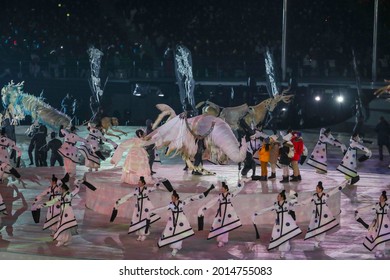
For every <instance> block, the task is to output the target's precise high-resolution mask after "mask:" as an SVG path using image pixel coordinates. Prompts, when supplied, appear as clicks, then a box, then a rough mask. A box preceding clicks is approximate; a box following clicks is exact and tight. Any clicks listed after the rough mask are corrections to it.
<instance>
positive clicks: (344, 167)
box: [337, 133, 372, 184]
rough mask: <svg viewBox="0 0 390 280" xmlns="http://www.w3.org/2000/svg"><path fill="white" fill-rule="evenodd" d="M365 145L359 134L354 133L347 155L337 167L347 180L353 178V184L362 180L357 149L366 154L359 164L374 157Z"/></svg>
mask: <svg viewBox="0 0 390 280" xmlns="http://www.w3.org/2000/svg"><path fill="white" fill-rule="evenodd" d="M363 143H364V141H363V140H362V139H361V138H360V137H359V134H358V133H354V134H353V135H352V136H351V139H350V140H349V147H348V150H347V153H346V154H345V155H344V158H343V160H342V161H341V163H340V165H339V166H338V167H337V170H338V171H340V172H341V173H343V174H345V177H346V178H352V184H354V183H356V182H357V181H359V179H360V178H359V175H358V173H357V169H356V157H357V149H359V150H361V151H363V152H365V154H364V155H362V156H361V157H360V158H359V162H362V161H365V160H367V159H369V158H370V157H371V155H372V152H371V150H370V149H368V148H366V147H364V146H363Z"/></svg>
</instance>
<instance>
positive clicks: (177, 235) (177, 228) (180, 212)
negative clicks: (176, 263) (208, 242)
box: [153, 193, 205, 250]
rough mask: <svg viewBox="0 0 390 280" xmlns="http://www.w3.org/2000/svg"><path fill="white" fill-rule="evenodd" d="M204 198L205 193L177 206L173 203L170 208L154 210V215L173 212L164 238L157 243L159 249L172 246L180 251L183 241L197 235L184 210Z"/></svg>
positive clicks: (178, 203)
mask: <svg viewBox="0 0 390 280" xmlns="http://www.w3.org/2000/svg"><path fill="white" fill-rule="evenodd" d="M204 197H205V196H204V194H203V193H201V194H196V195H194V196H191V197H188V198H186V199H184V200H183V201H181V200H179V201H177V203H176V204H175V203H173V202H171V203H169V205H168V207H167V206H164V207H160V208H157V209H154V210H153V213H157V212H159V211H162V210H169V211H171V216H170V217H169V218H168V222H167V224H166V226H165V229H164V231H163V233H162V236H161V237H160V239H159V240H158V243H157V245H158V247H159V248H161V247H164V246H167V245H170V247H171V248H172V249H177V250H180V249H181V248H182V243H183V240H184V239H186V238H189V237H191V236H193V235H194V234H195V233H194V230H193V229H192V227H191V225H190V223H189V222H188V219H187V217H186V216H185V214H184V208H185V206H187V205H189V204H190V203H191V202H192V201H195V200H199V199H203V198H204Z"/></svg>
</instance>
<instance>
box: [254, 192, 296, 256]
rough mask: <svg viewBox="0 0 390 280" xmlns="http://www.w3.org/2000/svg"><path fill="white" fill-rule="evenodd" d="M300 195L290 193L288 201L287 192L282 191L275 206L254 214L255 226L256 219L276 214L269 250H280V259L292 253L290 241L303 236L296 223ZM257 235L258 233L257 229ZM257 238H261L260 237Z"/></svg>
mask: <svg viewBox="0 0 390 280" xmlns="http://www.w3.org/2000/svg"><path fill="white" fill-rule="evenodd" d="M297 198H298V194H297V193H296V192H294V191H290V195H289V200H288V201H287V200H286V191H285V190H282V191H281V192H280V193H279V194H278V196H277V200H276V202H275V203H274V205H273V206H271V207H268V208H265V209H263V210H260V211H258V212H255V213H254V214H253V224H254V225H255V222H254V220H255V218H256V216H259V215H261V214H264V213H266V212H269V211H275V212H276V219H275V224H274V226H273V229H272V235H271V240H270V243H269V245H268V250H272V249H275V248H279V251H280V258H281V259H283V258H285V256H286V252H288V251H290V248H291V247H290V240H291V239H293V238H294V237H296V236H298V235H299V234H301V232H302V230H301V229H300V228H299V227H298V226H297V224H296V222H295V205H296V204H297ZM255 228H256V233H257V234H258V232H257V227H256V225H255ZM257 238H260V236H259V235H258V236H257Z"/></svg>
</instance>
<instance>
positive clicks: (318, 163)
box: [307, 128, 347, 173]
mask: <svg viewBox="0 0 390 280" xmlns="http://www.w3.org/2000/svg"><path fill="white" fill-rule="evenodd" d="M327 144H330V145H333V146H336V147H339V148H340V149H341V151H342V152H343V154H345V152H346V151H347V147H346V146H345V145H344V144H342V143H341V142H340V141H339V140H337V139H336V138H334V137H333V135H332V134H331V130H330V128H321V130H320V137H319V139H318V142H317V144H316V145H315V147H314V150H313V152H312V153H311V155H310V158H309V160H308V161H307V164H308V165H310V166H312V167H314V168H315V169H316V172H317V173H327V172H328V170H327V167H328V164H327V155H326V154H327V146H328V145H327Z"/></svg>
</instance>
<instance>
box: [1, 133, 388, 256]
mask: <svg viewBox="0 0 390 280" xmlns="http://www.w3.org/2000/svg"><path fill="white" fill-rule="evenodd" d="M88 130H89V135H88V137H87V138H86V139H84V138H82V137H80V136H78V135H77V133H76V128H75V127H74V126H72V127H70V128H69V129H64V128H61V130H60V134H61V135H60V136H61V137H63V138H64V142H63V144H62V146H61V147H60V148H59V150H58V152H59V153H60V154H61V155H62V157H63V158H64V163H65V166H64V167H65V172H66V176H65V177H64V178H63V179H62V180H58V179H57V178H56V176H55V175H53V177H52V179H51V183H50V186H49V187H48V188H47V189H46V190H44V191H43V192H42V193H41V194H39V195H38V196H37V197H36V199H35V201H34V203H33V205H32V210H33V212H34V213H39V209H41V208H44V207H47V208H48V211H47V216H46V221H45V223H44V226H43V229H50V230H51V231H52V236H53V239H54V240H56V241H57V246H67V245H68V244H70V243H71V239H72V235H74V234H76V233H77V221H76V218H75V215H74V213H73V210H72V206H71V201H72V198H73V197H74V196H75V195H76V194H77V193H78V192H79V190H80V187H81V185H83V184H84V185H85V186H87V187H89V188H90V189H92V190H93V188H94V187H93V186H91V185H90V184H89V183H88V182H86V181H84V180H79V179H75V180H74V183H73V184H72V185H73V190H71V189H70V187H69V186H68V182H69V177H71V178H72V177H75V175H76V164H77V163H79V161H80V156H79V153H78V152H79V150H80V152H81V154H82V155H83V156H84V158H85V162H86V163H85V165H86V166H88V168H89V171H92V170H93V169H95V170H98V168H99V167H100V160H105V157H104V156H103V154H102V152H101V151H100V149H99V144H100V143H101V142H109V143H111V144H112V146H113V148H114V149H115V153H114V155H113V157H112V158H111V163H112V164H115V165H116V164H118V163H119V161H120V159H121V158H122V154H123V153H124V152H125V151H126V150H128V153H127V157H126V159H125V163H124V165H123V172H122V177H121V182H125V183H128V184H133V185H134V184H138V186H137V187H136V188H135V189H134V191H133V192H131V193H129V194H128V195H126V196H124V197H122V198H118V200H117V201H116V203H115V205H114V211H118V208H119V207H120V205H122V204H123V203H125V202H126V201H128V200H129V199H131V198H133V197H134V198H135V199H136V202H135V207H134V211H133V215H132V219H131V223H130V227H129V230H128V233H129V234H130V233H134V232H135V233H136V234H137V235H138V238H137V240H138V241H140V242H142V241H144V240H145V239H146V237H147V236H148V235H149V234H150V225H151V224H152V223H154V222H156V221H158V220H159V219H160V217H159V216H158V213H159V212H161V211H164V210H166V211H170V212H171V216H170V217H169V218H168V221H167V224H166V226H165V229H164V230H163V233H162V235H161V237H160V239H159V240H158V243H157V244H158V247H164V246H167V245H169V246H170V247H171V248H172V255H173V256H175V255H176V254H177V253H178V251H179V250H180V249H181V248H182V241H183V240H184V239H186V238H189V237H191V236H193V235H194V234H195V232H194V230H193V229H192V227H191V225H190V223H189V221H188V219H187V218H186V216H185V214H184V210H185V208H186V206H187V205H189V204H190V203H192V202H193V201H195V200H201V199H205V198H206V197H207V195H208V194H209V192H210V191H211V190H212V188H213V187H214V186H212V187H211V188H210V189H208V190H207V191H205V192H204V193H202V194H196V195H194V196H190V197H187V198H185V199H183V200H181V199H180V195H179V194H178V193H177V191H175V190H173V188H172V186H171V185H170V183H169V181H168V180H165V184H164V182H160V181H156V180H155V179H154V178H153V177H152V170H151V168H150V162H149V158H148V153H147V151H146V149H145V146H147V141H145V140H146V138H145V133H144V131H143V130H137V131H136V137H134V138H131V139H128V140H125V141H124V142H122V143H121V144H120V145H119V146H118V145H117V144H116V143H115V142H113V141H111V140H109V139H107V138H105V137H104V136H103V134H102V132H101V130H100V129H99V127H98V126H89V127H88ZM260 137H262V141H261V142H262V144H261V145H258V144H257V143H256V137H254V138H252V139H251V140H250V141H254V142H255V144H254V145H251V149H252V150H251V151H248V153H249V154H252V155H253V152H254V151H255V150H256V148H257V149H258V150H260V161H261V166H262V172H261V176H260V177H261V178H260V180H266V179H267V175H268V174H267V165H268V163H271V176H270V177H268V179H273V178H275V177H276V166H277V164H280V165H281V168H282V170H283V180H282V181H281V183H286V182H289V181H290V180H291V181H300V180H302V178H301V175H300V172H299V167H298V163H299V162H301V161H302V157H303V156H305V148H304V144H303V140H302V139H303V138H302V135H301V133H299V132H295V131H288V133H287V134H285V135H284V136H283V140H282V141H281V142H278V137H277V136H276V135H272V136H267V135H261V136H260ZM0 142H1V143H0V146H1V149H0V162H1V166H0V170H1V172H4V173H9V174H12V175H13V176H14V177H15V178H20V174H19V173H18V172H17V171H16V169H15V168H14V167H12V166H11V164H10V163H9V156H8V155H9V151H8V149H9V148H10V149H14V150H16V151H17V153H18V156H19V157H20V155H21V150H20V149H19V148H18V147H17V146H16V144H15V142H14V141H12V140H10V139H8V138H7V137H6V136H5V135H4V133H3V131H2V136H1V138H0ZM77 142H81V143H82V144H81V146H80V148H78V147H77V145H76V143H77ZM327 143H329V144H331V145H334V146H337V147H340V148H341V150H342V152H344V153H345V155H344V158H343V160H342V162H341V163H340V165H339V166H338V167H337V170H339V171H340V172H342V173H343V174H345V175H346V178H347V180H346V181H345V182H343V183H342V184H341V185H340V186H338V187H336V188H334V189H332V190H331V191H329V192H328V193H325V192H324V188H323V186H322V183H321V182H318V184H317V186H316V192H315V193H314V194H313V196H312V197H310V198H309V199H308V200H306V201H301V202H298V194H296V193H294V192H292V193H290V195H289V196H288V197H287V195H286V192H285V191H284V190H283V191H281V192H280V193H279V194H278V196H277V198H276V202H275V203H274V205H273V206H270V207H268V208H265V209H261V210H259V211H256V212H255V213H253V220H255V217H256V216H259V215H262V214H265V213H267V212H269V211H275V213H276V219H275V224H274V228H273V230H272V237H271V240H270V244H269V247H268V249H269V250H272V249H275V248H278V249H279V251H280V252H281V255H280V256H281V258H284V257H285V253H286V252H287V251H289V250H290V244H289V241H290V240H291V239H292V238H294V237H296V236H298V235H299V234H300V233H301V232H302V230H301V229H300V228H299V226H298V225H297V223H296V216H295V211H294V210H295V207H298V206H304V205H307V204H311V206H312V212H311V213H312V215H311V219H310V223H309V228H308V230H307V232H306V235H305V240H306V239H311V238H314V240H315V243H314V246H315V247H320V246H321V242H322V241H324V239H325V234H326V232H327V231H329V230H331V229H332V228H334V227H336V226H337V225H338V222H337V219H336V218H335V216H334V215H333V214H332V212H331V210H330V209H329V208H328V206H327V204H326V202H327V199H328V198H329V197H330V196H331V195H333V194H334V193H336V192H339V191H341V190H342V189H343V188H344V187H345V186H346V185H348V184H353V183H355V182H356V181H357V180H358V177H359V176H358V173H357V171H356V159H357V156H356V150H357V149H360V150H362V151H363V152H365V155H364V156H363V157H361V158H360V159H359V160H360V161H364V160H366V159H368V158H370V157H371V151H370V150H369V149H368V148H366V147H364V146H363V144H362V140H361V139H360V138H359V135H357V134H356V135H353V136H352V137H351V139H350V146H349V148H348V149H346V147H345V145H343V144H341V143H340V142H339V141H337V139H335V138H334V137H333V136H332V135H331V133H330V130H329V129H321V132H320V138H319V140H318V142H317V144H316V146H315V148H314V150H313V152H312V154H311V155H310V157H309V160H308V164H309V165H310V166H313V167H314V168H316V170H317V171H318V172H320V173H326V172H327V157H326V151H327V146H326V145H327ZM274 148H275V150H276V149H277V150H278V153H276V154H274V155H273V156H271V155H272V150H273V149H274ZM266 153H268V155H266ZM271 158H272V160H271ZM277 160H279V161H277ZM264 163H266V164H264ZM290 165H291V166H292V168H293V176H292V178H291V179H290V176H289V168H290V167H289V166H290ZM253 168H254V166H253V157H251V156H250V155H249V156H247V158H246V160H245V163H244V169H243V174H242V175H246V174H244V170H245V172H248V171H249V170H250V169H252V171H253V173H254V172H255V170H254V169H253ZM1 175H3V174H1ZM167 181H168V182H167ZM148 184H154V186H153V187H149V186H147V185H148ZM161 184H163V185H164V186H166V188H167V189H168V190H169V191H170V192H171V201H170V202H169V204H168V205H167V206H163V207H159V208H155V207H154V205H153V203H152V202H151V201H150V198H149V197H148V194H149V193H150V192H152V191H156V190H158V189H159V188H160V186H161ZM167 186H170V188H168V187H167ZM243 188H244V184H243V182H239V183H238V184H237V187H236V188H234V189H233V190H230V189H229V186H228V185H227V184H226V182H222V184H221V186H220V190H221V192H220V194H219V195H218V196H215V197H214V198H213V199H211V200H210V201H209V202H207V203H204V205H203V206H202V207H201V208H200V209H199V211H198V216H199V219H198V221H199V223H200V224H203V219H204V211H207V210H208V209H210V208H211V207H212V206H213V205H214V204H218V210H217V213H216V215H215V218H214V221H213V222H212V226H211V229H210V232H209V235H208V239H213V238H216V240H217V246H218V247H223V246H225V245H226V244H227V243H228V241H229V232H230V231H233V230H235V229H237V228H239V227H240V226H242V224H241V221H240V218H239V216H238V215H237V213H236V212H235V210H234V207H233V204H232V201H233V200H234V197H235V196H237V195H238V194H239V192H240V191H241V190H242V189H243ZM45 195H48V196H49V199H48V201H46V202H43V203H42V200H43V197H44V196H45ZM386 201H387V196H386V192H383V193H382V194H381V196H380V200H379V202H378V203H376V204H375V206H373V207H371V209H372V210H373V211H375V215H376V216H375V219H374V221H373V222H372V224H371V225H370V226H367V229H368V234H367V237H366V240H365V241H364V246H365V247H366V248H367V249H369V250H370V251H372V250H374V249H377V250H379V251H380V252H379V253H376V256H383V254H384V253H383V248H382V247H383V244H384V242H386V241H388V240H390V233H389V229H388V225H389V218H388V215H387V213H388V212H387V211H388V209H389V205H388V204H387V202H386ZM114 211H113V213H114ZM362 211H363V210H359V211H358V212H357V213H361V212H362ZM4 214H7V212H6V208H5V204H4V202H3V199H2V197H1V196H0V217H1V215H4ZM38 216H39V215H38ZM114 218H115V217H112V219H111V220H112V221H113V220H114ZM357 220H358V221H359V222H361V223H362V219H361V217H360V216H359V215H358V214H357ZM37 221H38V222H39V217H38V219H36V222H37ZM362 224H363V225H364V226H366V225H367V224H365V223H364V222H363V223H362ZM199 228H203V226H199ZM256 230H257V227H256ZM379 245H381V246H379Z"/></svg>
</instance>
